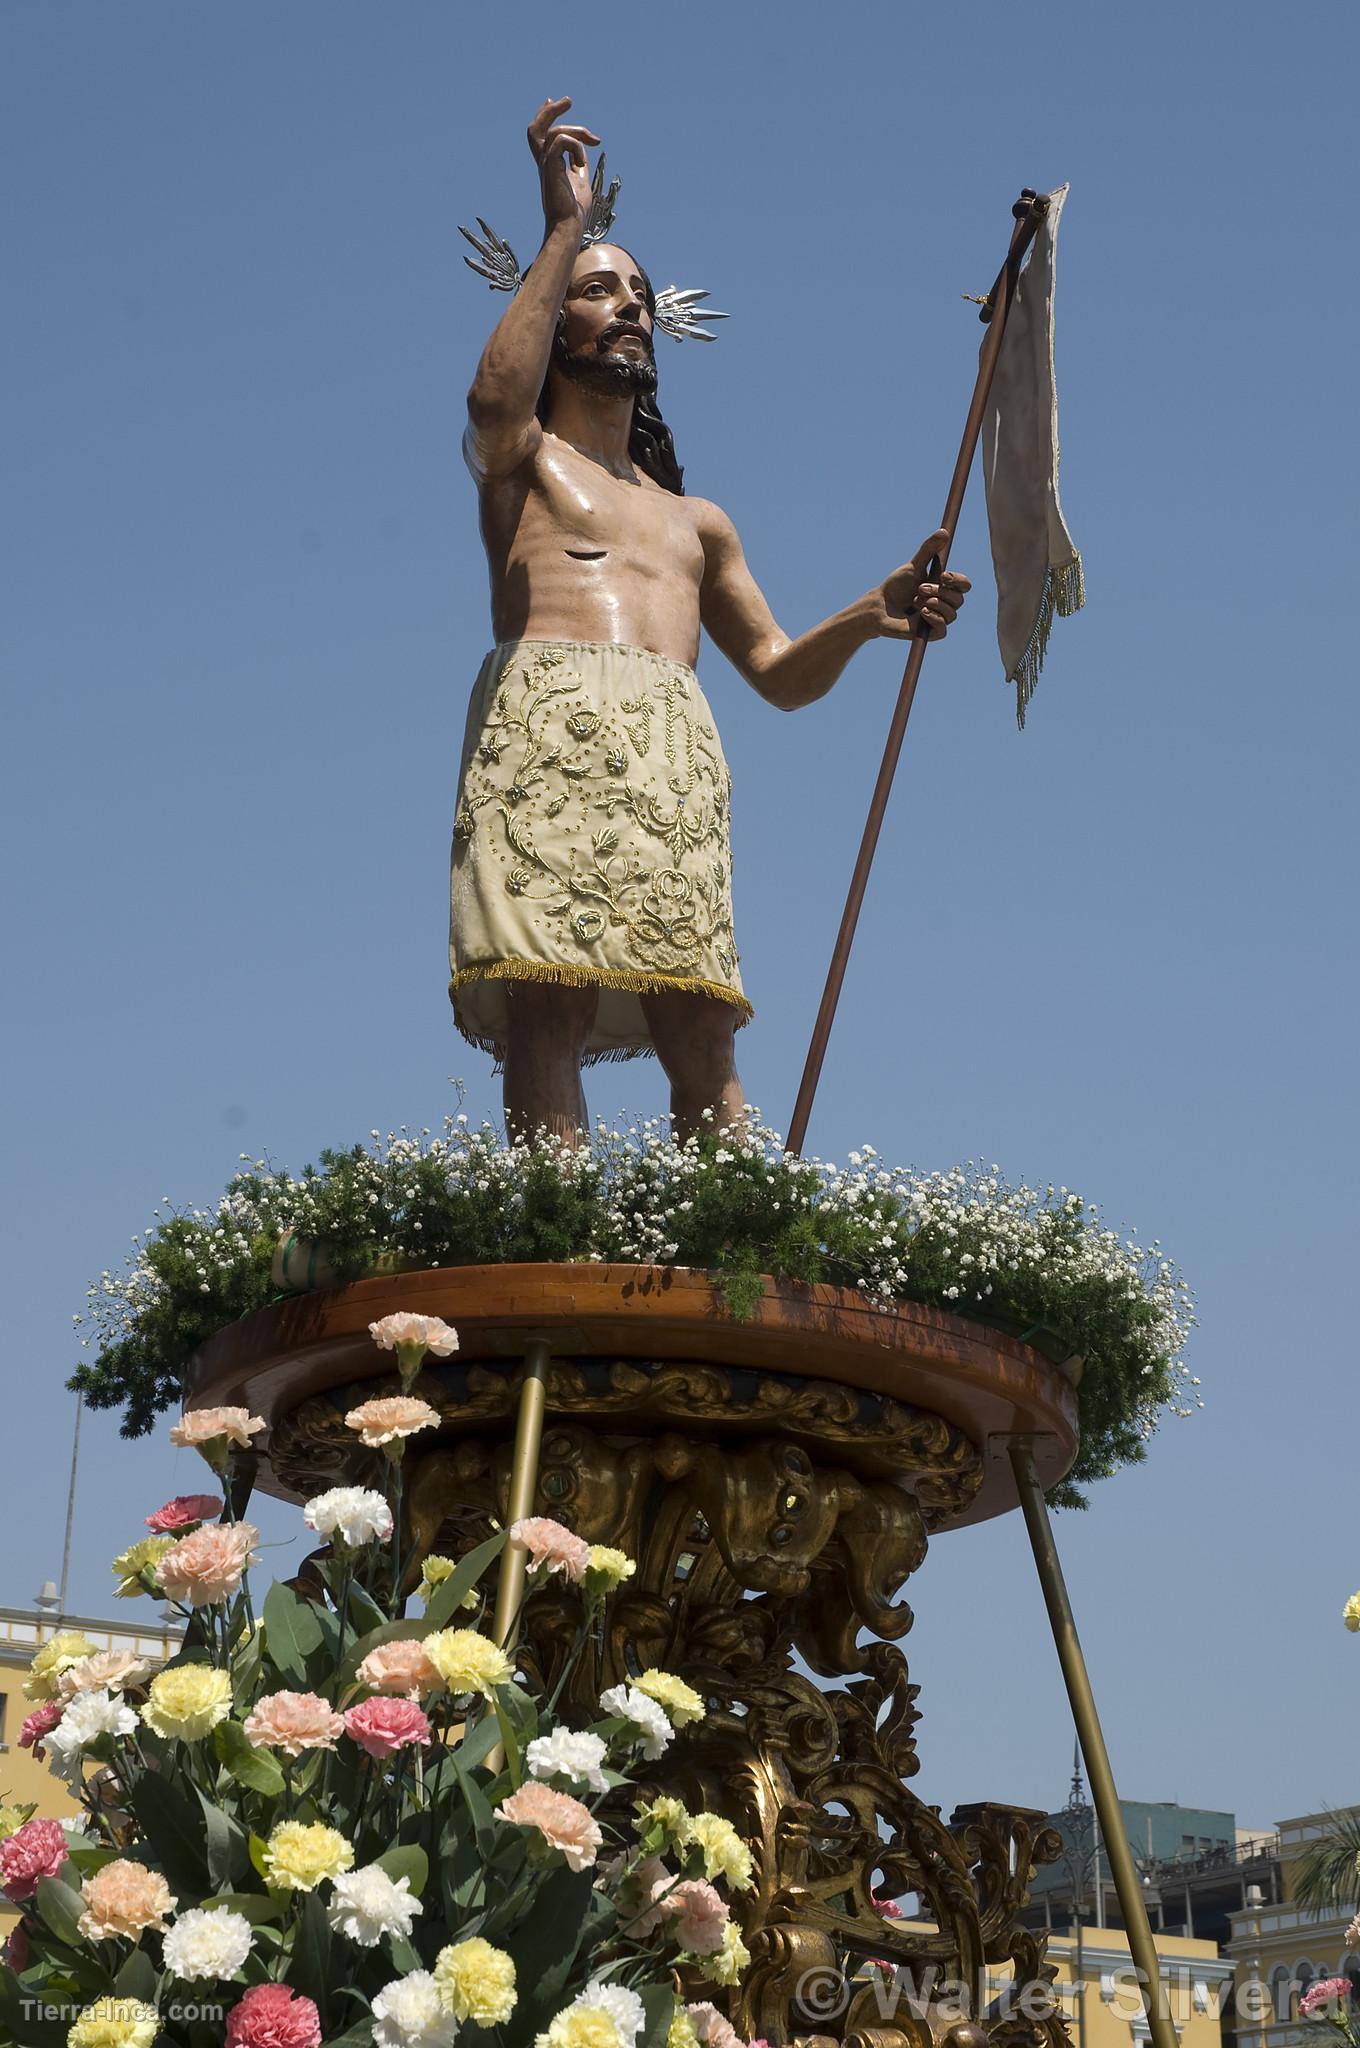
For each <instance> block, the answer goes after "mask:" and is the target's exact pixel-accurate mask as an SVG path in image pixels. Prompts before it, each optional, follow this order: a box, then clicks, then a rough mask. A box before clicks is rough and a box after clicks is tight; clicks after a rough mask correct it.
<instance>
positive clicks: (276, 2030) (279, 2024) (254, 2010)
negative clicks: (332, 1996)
mask: <svg viewBox="0 0 1360 2048" xmlns="http://www.w3.org/2000/svg"><path fill="white" fill-rule="evenodd" d="M226 2048H321V2015H320V2013H319V2012H318V2011H317V2009H316V2007H315V2006H314V2005H313V2003H312V2001H311V1999H310V1998H304V1997H303V1996H302V1994H301V1993H300V1992H295V1991H291V1990H290V1989H289V1987H288V1986H287V1985H286V1984H252V1985H251V1987H250V1990H249V1991H247V1993H246V1995H245V1997H244V1998H243V1999H242V2000H241V2002H240V2004H239V2005H234V2006H233V2007H232V2009H231V2011H230V2012H229V2013H228V2014H227V2040H226Z"/></svg>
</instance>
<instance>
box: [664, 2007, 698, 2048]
mask: <svg viewBox="0 0 1360 2048" xmlns="http://www.w3.org/2000/svg"><path fill="white" fill-rule="evenodd" d="M666 2048H699V2036H698V2035H697V2034H696V2033H695V2031H694V2022H693V2020H692V2019H691V2018H690V2016H689V2014H688V2012H686V2010H685V2008H684V2006H683V2005H681V2004H680V2002H679V2000H678V1999H677V2001H676V2006H675V2012H674V2014H673V2015H672V2018H671V2023H670V2026H669V2027H668V2028H667V2029H666Z"/></svg>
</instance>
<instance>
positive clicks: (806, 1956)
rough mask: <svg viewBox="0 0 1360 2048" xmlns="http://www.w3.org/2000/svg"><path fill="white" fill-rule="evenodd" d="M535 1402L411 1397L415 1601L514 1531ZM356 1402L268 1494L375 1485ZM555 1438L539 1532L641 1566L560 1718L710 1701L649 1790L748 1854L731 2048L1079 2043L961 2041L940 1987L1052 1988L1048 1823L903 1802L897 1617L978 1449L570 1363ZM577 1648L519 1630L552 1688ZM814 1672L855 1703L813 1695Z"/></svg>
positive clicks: (704, 1377) (576, 1673)
mask: <svg viewBox="0 0 1360 2048" xmlns="http://www.w3.org/2000/svg"><path fill="white" fill-rule="evenodd" d="M520 1379H521V1373H520V1371H519V1369H517V1368H514V1367H507V1368H506V1369H505V1370H503V1371H501V1370H496V1369H494V1368H493V1367H489V1366H484V1365H472V1366H467V1367H458V1366H457V1365H456V1364H450V1365H447V1366H439V1367H438V1368H433V1369H427V1370H426V1371H425V1372H424V1373H423V1374H422V1375H421V1378H420V1380H419V1381H418V1382H417V1387H418V1391H419V1392H420V1393H421V1394H422V1395H423V1396H424V1397H425V1398H426V1399H427V1400H429V1401H430V1402H431V1403H432V1405H434V1406H436V1407H437V1408H438V1409H439V1412H440V1416H441V1428H440V1432H439V1436H438V1438H437V1439H434V1440H433V1441H431V1440H430V1439H426V1443H427V1445H429V1447H428V1448H424V1449H422V1450H420V1451H417V1450H416V1449H415V1447H414V1445H413V1447H412V1453H411V1455H410V1458H409V1462H408V1467H407V1484H406V1491H405V1514H406V1541H407V1547H408V1549H409V1551H410V1553H411V1557H412V1565H411V1572H412V1578H413V1579H414V1577H415V1576H417V1575H418V1570H419V1562H420V1560H421V1559H422V1558H423V1557H424V1556H425V1555H426V1554H427V1553H428V1552H429V1551H431V1550H432V1549H439V1550H441V1551H444V1552H446V1553H449V1554H453V1555H457V1554H460V1553H462V1552H464V1551H466V1550H468V1549H469V1548H471V1547H472V1545H473V1544H475V1543H477V1542H478V1541H480V1540H481V1539H482V1538H483V1537H484V1536H485V1535H486V1534H487V1533H489V1531H491V1530H492V1529H493V1528H496V1527H498V1526H503V1525H504V1521H505V1517H506V1514H507V1511H508V1509H507V1503H508V1498H509V1487H510V1462H511V1443H512V1437H513V1423H514V1414H515V1409H516V1404H517V1400H518V1390H519V1385H520ZM363 1391H371V1384H370V1386H369V1387H368V1388H366V1389H364V1390H363ZM359 1398H362V1392H361V1391H360V1390H359V1389H353V1388H342V1389H338V1390H336V1391H335V1392H333V1393H332V1394H330V1395H328V1396H324V1397H317V1398H314V1399H312V1400H309V1401H306V1402H304V1403H303V1404H302V1405H301V1406H300V1407H299V1408H298V1409H297V1410H296V1411H294V1413H293V1414H291V1415H289V1416H287V1417H286V1418H284V1419H283V1420H282V1421H280V1422H279V1423H277V1424H276V1425H275V1428H274V1431H273V1436H272V1440H271V1446H270V1450H271V1456H272V1458H273V1462H274V1465H275V1468H276V1470H277V1471H278V1472H279V1473H280V1475H281V1476H282V1477H283V1478H285V1479H286V1480H287V1481H288V1482H289V1483H291V1484H292V1485H294V1486H295V1487H297V1488H298V1490H299V1491H306V1492H312V1491H315V1490H316V1487H317V1484H318V1481H319V1479H320V1478H322V1477H323V1476H324V1477H325V1478H326V1480H327V1481H328V1482H329V1481H330V1480H331V1479H333V1478H334V1477H336V1476H339V1475H341V1474H348V1475H350V1476H353V1477H356V1478H358V1477H362V1476H364V1473H365V1471H366V1469H367V1468H366V1465H365V1457H366V1454H365V1453H363V1452H362V1451H361V1450H359V1449H357V1448H356V1446H355V1444H354V1439H353V1437H352V1436H351V1434H350V1432H348V1431H347V1430H346V1429H345V1427H344V1420H343V1418H344V1412H345V1409H346V1408H347V1407H349V1406H351V1405H352V1404H353V1402H354V1401H355V1400H356V1399H359ZM546 1411H547V1414H546V1422H545V1426H544V1433H543V1445H542V1454H541V1458H540V1465H539V1474H538V1486H537V1498H536V1502H535V1512H538V1513H542V1514H546V1515H551V1516H553V1517H555V1518H556V1519H557V1520H559V1521H561V1522H563V1523H565V1524H566V1525H567V1526H568V1527H569V1528H571V1529H573V1530H575V1531H576V1532H577V1534H579V1535H581V1536H583V1537H585V1538H586V1539H587V1540H588V1541H589V1542H592V1543H608V1544H612V1545H615V1546H617V1547H618V1548H620V1549H622V1550H625V1551H627V1552H628V1554H629V1555H630V1556H632V1557H633V1558H634V1559H635V1560H636V1562H637V1571H636V1574H635V1576H634V1577H633V1578H632V1579H630V1580H628V1581H627V1582H626V1583H625V1584H624V1585H623V1586H622V1587H621V1588H620V1589H619V1591H618V1592H617V1593H616V1594H615V1595H614V1597H613V1599H612V1600H611V1601H610V1603H609V1607H608V1609H607V1613H606V1622H605V1628H604V1631H603V1633H602V1634H601V1636H600V1637H599V1638H598V1639H596V1640H595V1641H593V1642H591V1643H590V1644H588V1645H587V1646H586V1648H585V1650H584V1652H583V1653H582V1654H581V1656H580V1657H579V1660H578V1662H577V1664H576V1666H575V1668H574V1670H573V1673H572V1676H571V1680H570V1684H569V1689H568V1690H567V1692H566V1693H565V1694H564V1695H563V1706H564V1708H565V1710H566V1712H567V1713H568V1714H569V1715H571V1714H573V1713H574V1714H576V1715H579V1716H583V1717H584V1716H589V1715H590V1714H592V1713H594V1712H595V1711H597V1710H598V1707H597V1703H598V1698H599V1693H600V1690H601V1689H602V1688H603V1687H604V1686H606V1685H609V1684H613V1683H616V1682H617V1681H618V1680H619V1679H620V1678H623V1677H626V1676H629V1675H636V1674H637V1673H638V1672H639V1671H641V1670H643V1669H645V1668H646V1667H647V1666H649V1665H653V1664H661V1665H665V1666H668V1667H669V1668H671V1669H673V1670H677V1671H679V1672H681V1673H682V1674H683V1675H684V1676H685V1677H686V1678H687V1679H688V1680H689V1682H690V1683H691V1684H693V1685H694V1686H696V1687H697V1688H698V1689H699V1690H700V1691H701V1692H702V1693H703V1695H704V1697H705V1699H706V1701H707V1703H708V1714H707V1717H706V1719H705V1720H704V1721H703V1722H702V1723H701V1724H699V1725H698V1726H696V1727H694V1728H691V1729H687V1730H685V1731H683V1733H682V1734H681V1736H680V1737H679V1738H678V1739H677V1741H676V1743H675V1745H674V1746H673V1747H672V1749H671V1750H669V1751H668V1752H667V1756H666V1759H665V1781H664V1786H663V1785H662V1784H660V1783H658V1785H657V1787H656V1789H658V1790H660V1789H665V1790H667V1791H671V1792H674V1793H677V1794H678V1795H679V1796H680V1797H682V1798H684V1799H685V1800H686V1801H687V1802H688V1803H690V1804H691V1805H696V1806H705V1807H708V1808H709V1809H711V1810H714V1811H721V1812H724V1813H726V1814H727V1816H728V1818H729V1819H731V1820H732V1821H733V1822H734V1823H735V1825H736V1826H737V1827H738V1828H739V1829H740V1831H741V1832H742V1834H743V1835H744V1836H745V1837H746V1839H747V1840H748V1841H749V1842H750V1844H751V1847H752V1853H753V1858H754V1865H755V1874H756V1883H755V1888H754V1891H753V1893H752V1895H751V1896H750V1898H749V1899H748V1901H747V1902H746V1908H745V1920H746V1928H745V1934H746V1940H747V1943H748V1946H749V1947H750V1949H751V1953H752V1957H753V1962H752V1966H751V1969H750V1971H749V1972H748V1973H747V1976H746V1979H745V1982H744V1983H743V1985H742V1987H741V1990H740V1992H739V1993H736V1994H733V1996H732V1999H731V2001H730V2002H731V2006H732V2019H733V2022H734V2024H735V2025H736V2027H737V2028H738V2031H739V2032H741V2033H744V2034H745V2035H747V2036H764V2037H765V2038H766V2039H767V2040H769V2041H770V2042H790V2041H794V2040H797V2041H801V2042H808V2043H811V2042H822V2043H825V2044H826V2048H831V2044H833V2043H834V2044H836V2048H842V2044H843V2048H852V2044H853V2048H984V2040H985V2041H988V2042H990V2043H991V2048H1060V2043H1061V2040H1062V2032H1061V2021H1060V2019H1059V2020H1053V2021H1049V2020H1034V2019H1030V2018H1026V2017H1024V2016H1023V2015H1022V2014H1021V2013H1019V2012H1018V2011H1016V2010H1014V2009H1013V2007H1006V2006H1004V2001H1003V2003H1002V2004H998V2005H996V2006H995V2007H989V2008H988V2009H987V2010H986V2011H984V2010H982V2009H981V2007H980V2006H977V2007H975V2008H974V2017H973V2018H972V2019H970V2020H969V2022H968V2023H967V2024H963V2023H961V2022H960V2019H959V2013H958V2011H957V2009H953V2008H951V2007H949V2005H948V2004H947V2003H942V2002H941V2001H939V2000H938V1999H935V1998H933V1997H932V1996H931V1995H930V1988H929V1981H928V1979H929V1977H930V1976H933V1977H940V1976H943V1977H944V1978H947V1979H948V1980H950V1981H951V1982H954V1981H959V1982H962V1983H963V1984H964V1985H971V1986H973V1987H974V1988H975V1990H977V1989H978V1988H979V1987H981V1986H982V1985H983V1983H984V1981H985V1979H986V1975H987V1972H988V1970H989V1968H990V1969H991V1970H993V1971H996V1970H997V1969H998V1968H1009V1969H1010V1970H1011V1971H1012V1973H1013V1975H1014V1977H1015V1979H1016V1980H1017V1981H1019V1982H1027V1983H1046V1982H1047V1981H1048V1979H1049V1978H1051V1976H1052V1971H1051V1969H1050V1968H1048V1966H1047V1965H1046V1964H1045V1962H1044V1958H1043V1949H1042V1941H1041V1940H1040V1939H1039V1938H1037V1937H1034V1936H1032V1935H1029V1934H1027V1933H1025V1932H1024V1930H1022V1929H1020V1928H1019V1927H1018V1925H1017V1919H1016V1916H1017V1914H1018V1912H1019V1909H1020V1906H1021V1904H1022V1902H1023V1899H1024V1896H1025V1890H1026V1885H1027V1883H1028V1878H1029V1874H1030V1871H1031V1868H1032V1866H1033V1865H1034V1864H1036V1863H1040V1862H1046V1861H1048V1860H1050V1859H1051V1857H1052V1855H1053V1854H1055V1853H1056V1851H1057V1846H1058V1845H1057V1842H1056V1838H1054V1837H1052V1836H1051V1835H1050V1833H1049V1832H1048V1831H1046V1830H1045V1829H1044V1828H1043V1826H1042V1816H1040V1815H1036V1814H1032V1813H1029V1812H1027V1811H1025V1810H1023V1809H1018V1808H1010V1807H1002V1806H995V1805H985V1804H984V1805H976V1806H969V1807H964V1808H960V1809H959V1810H958V1811H957V1812H956V1813H955V1814H954V1816H953V1818H952V1820H951V1821H949V1822H945V1821H944V1820H943V1819H942V1818H941V1816H940V1813H939V1811H938V1809H937V1808H935V1807H931V1806H927V1805H926V1804H925V1803H924V1802H923V1801H922V1800H920V1799H919V1798H918V1797H917V1796H916V1795H915V1793H914V1792H912V1791H911V1790H910V1789H909V1786H908V1783H907V1780H909V1779H910V1778H911V1777H913V1776H914V1774H915V1773H916V1770H917V1768H918V1758H917V1753H916V1744H915V1734H914V1731H915V1724H916V1721H917V1718H918V1717H917V1711H916V1695H917V1690H918V1688H917V1687H916V1685H915V1684H914V1683H913V1682H912V1680H911V1677H910V1674H909V1671H908V1666H907V1660H906V1657H905V1655H904V1654H903V1652H902V1650H901V1649H900V1648H899V1647H898V1646H897V1645H898V1642H899V1640H900V1639H901V1638H902V1637H904V1636H905V1635H906V1634H907V1632H908V1631H909V1630H910V1627H911V1620H912V1616H911V1609H910V1608H909V1607H908V1606H906V1605H905V1603H903V1602H902V1601H901V1599H900V1595H901V1592H902V1589H903V1588H904V1586H905V1585H906V1583H907V1581H908V1580H909V1579H910V1577H911V1576H912V1574H913V1573H914V1572H916V1571H917V1570H919V1568H920V1566H921V1564H922V1563H923V1561H924V1559H925V1555H926V1548H927V1542H928V1538H929V1532H930V1530H931V1528H932V1527H933V1526H934V1525H935V1523H936V1522H938V1521H939V1520H940V1519H941V1518H942V1517H943V1516H945V1515H950V1514H955V1513H957V1512H958V1511H959V1510H960V1509H961V1508H962V1507H964V1506H965V1505H966V1504H967V1503H968V1502H969V1501H970V1500H971V1499H972V1497H973V1495H974V1493H975V1492H976V1491H977V1488H978V1486H979V1485H980V1483H981V1473H982V1464H981V1458H980V1456H979V1453H978V1450H977V1449H976V1447H975V1446H974V1445H972V1444H971V1443H969V1442H968V1441H967V1439H966V1438H965V1437H963V1435H962V1434H961V1433H960V1432H959V1431H958V1430H957V1429H956V1428H954V1427H952V1426H951V1425H950V1424H949V1423H947V1422H945V1421H944V1420H943V1419H942V1418H941V1417H939V1416H935V1415H930V1414H926V1413H924V1412H921V1411H918V1410H915V1409H912V1408H910V1407H908V1406H907V1405H906V1404H904V1403H901V1402H896V1401H893V1400H891V1399H888V1398H885V1397H881V1396H877V1395H871V1394H868V1393H863V1392H860V1391H858V1390H856V1389H854V1388H850V1387H844V1386H836V1385H831V1384H828V1383H822V1382H818V1381H804V1380H798V1379H796V1378H793V1377H789V1378H787V1379H786V1378H782V1377H777V1376H774V1375H771V1374H767V1373H755V1372H746V1371H741V1370H736V1369H731V1368H726V1367H718V1366H712V1365H699V1364H694V1365H689V1364H683V1363H679V1364H677V1363H663V1364H656V1365H650V1366H642V1365H638V1364H636V1363H623V1362H618V1361H615V1362H610V1361H607V1360H590V1359H574V1360H565V1361H564V1360H559V1361H556V1362H554V1364H553V1365H552V1367H551V1369H550V1372H549V1377H548V1386H547V1400H546ZM576 1624H577V1612H576V1608H575V1604H574V1603H573V1602H571V1601H569V1600H567V1599H566V1598H564V1596H563V1595H562V1594H561V1593H560V1592H554V1591H553V1590H552V1588H551V1587H548V1588H546V1589H544V1590H540V1591H538V1592H535V1593H534V1594H533V1595H531V1597H530V1599H529V1600H528V1602H527V1604H526V1607H525V1610H524V1616H523V1627H522V1635H521V1655H522V1657H523V1658H524V1660H525V1661H526V1663H527V1664H529V1665H530V1666H532V1667H533V1668H534V1669H535V1671H536V1672H537V1674H538V1675H539V1676H540V1677H541V1678H542V1679H543V1681H544V1682H545V1683H547V1684H548V1685H553V1684H555V1683H556V1681H557V1678H558V1677H559V1676H560V1674H561V1672H562V1670H563V1667H564V1665H565V1663H566V1661H567V1658H568V1656H569V1654H570V1651H571V1649H572V1647H573V1644H574V1642H575V1636H576ZM865 1631H868V1632H869V1633H870V1634H871V1635H872V1636H873V1637H874V1638H876V1640H874V1641H872V1642H870V1643H869V1644H868V1645H867V1646H864V1645H861V1643H860V1642H859V1638H860V1636H861V1635H862V1634H863V1633H864V1632H865ZM795 1657H797V1658H801V1659H802V1661H803V1663H804V1665H805V1666H806V1668H807V1671H811V1672H812V1673H815V1674H816V1675H817V1676H818V1677H820V1678H822V1679H823V1680H832V1681H839V1682H838V1683H833V1684H831V1685H825V1686H823V1685H818V1684H816V1683H814V1681H813V1679H812V1678H810V1677H808V1676H807V1675H806V1673H805V1672H804V1671H801V1670H798V1669H795V1668H794V1661H795ZM847 1674H854V1675H853V1676H848V1677H847ZM907 1893H915V1894H916V1895H917V1897H918V1899H919V1901H920V1920H919V1921H918V1922H906V1921H896V1920H891V1919H888V1920H885V1919H884V1917H883V1915H882V1913H881V1911H880V1908H879V1904H878V1900H879V1898H880V1897H888V1898H893V1897H898V1896H901V1895H904V1894H907ZM874 1958H878V1959H881V1961H882V1963H883V1964H884V1965H886V1966H887V1969H888V1971H889V1972H891V1971H894V1970H899V1971H905V1972H906V1973H907V1976H908V1978H909V1979H910V1980H911V1982H912V1983H916V1981H917V1980H918V1979H922V1980H926V1981H925V1995H924V1996H918V1997H915V1998H914V2000H913V1999H910V1998H902V1997H898V1996H897V1995H896V1993H897V1990H898V1989H899V1988H900V1987H899V1986H898V1984H897V1980H896V1979H893V1980H892V1981H891V1982H889V1979H888V1978H887V1977H885V1975H884V1973H883V1971H882V1970H880V1969H879V1968H878V1966H877V1964H876V1963H874V1962H873V1961H872V1960H871V1959H874ZM885 1985H886V1986H887V1993H886V1994H885ZM828 1987H830V1988H828ZM833 1993H834V1996H833V1995H832V1994H833ZM1055 2028H1056V2032H1055V2031H1054V2030H1055ZM973 2036H976V2037H977V2038H976V2040H974V2039H973V2038H972V2037H973ZM965 2037H967V2038H965Z"/></svg>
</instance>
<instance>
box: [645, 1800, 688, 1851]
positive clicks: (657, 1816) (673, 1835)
mask: <svg viewBox="0 0 1360 2048" xmlns="http://www.w3.org/2000/svg"><path fill="white" fill-rule="evenodd" d="M637 1816H638V1826H639V1828H640V1829H646V1828H660V1829H661V1831H662V1833H663V1834H664V1835H665V1836H666V1837H667V1839H668V1840H670V1841H672V1842H674V1843H675V1845H676V1847H677V1848H680V1849H683V1848H685V1847H686V1846H687V1845H688V1843H689V1839H690V1829H691V1828H692V1827H693V1825H694V1823H693V1821H692V1820H691V1819H690V1813H689V1808H688V1807H687V1806H686V1805H685V1803H684V1801H683V1800H682V1799H672V1798H671V1797H670V1795H669V1794H668V1793H662V1795H661V1797H660V1798H659V1799H646V1800H641V1799H640V1800H639V1801H638V1808H637Z"/></svg>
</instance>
